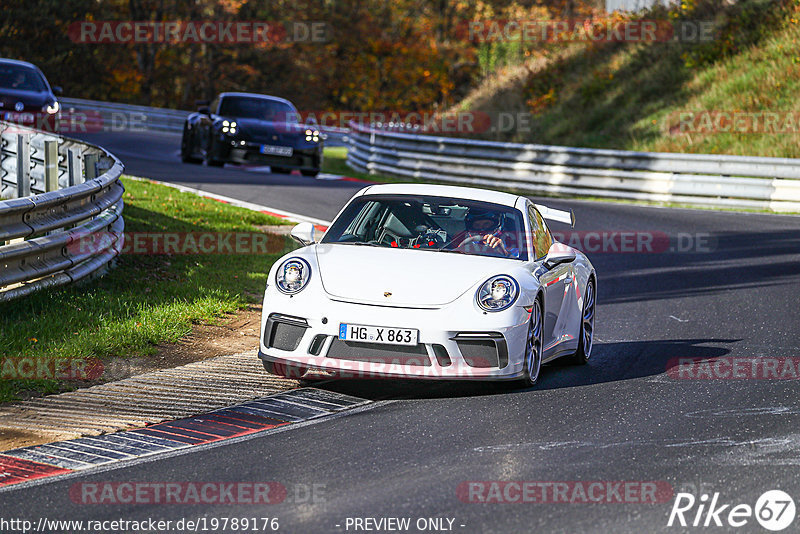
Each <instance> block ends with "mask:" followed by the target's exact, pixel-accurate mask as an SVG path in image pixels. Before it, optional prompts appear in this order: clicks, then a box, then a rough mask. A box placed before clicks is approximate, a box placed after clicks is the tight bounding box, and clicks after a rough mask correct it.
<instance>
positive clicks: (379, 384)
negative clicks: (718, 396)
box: [308, 339, 740, 400]
mask: <svg viewBox="0 0 800 534" xmlns="http://www.w3.org/2000/svg"><path fill="white" fill-rule="evenodd" d="M737 341H740V340H738V339H686V340H666V341H625V342H615V343H598V344H596V345H595V346H594V353H593V354H592V358H591V360H590V361H589V363H588V364H587V365H569V364H567V363H564V361H563V360H560V361H559V360H556V361H554V362H552V363H550V364H548V365H545V366H544V367H543V368H542V374H541V376H540V378H539V383H538V384H537V385H536V386H534V387H524V386H522V385H520V384H518V383H512V382H478V381H476V382H471V381H470V382H465V381H455V380H449V381H446V380H440V381H439V380H437V381H425V380H399V379H392V378H385V379H338V380H337V379H333V380H326V381H322V382H319V383H315V382H313V381H309V382H308V385H309V386H313V387H317V388H320V389H326V390H329V391H335V392H338V393H343V394H346V395H353V396H355V397H360V398H365V399H370V400H423V399H439V398H457V397H477V396H485V395H508V394H515V393H521V392H527V391H532V392H535V391H541V390H549V389H561V388H570V387H581V386H589V385H593V384H602V383H606V382H616V381H620V380H630V379H633V378H642V377H648V376H657V375H661V374H664V373H666V371H667V366H668V365H669V364H670V360H674V359H676V358H698V359H703V360H704V359H710V358H718V357H720V356H725V355H726V354H728V353H730V349H728V348H725V347H722V346H719V344H728V343H734V342H737Z"/></svg>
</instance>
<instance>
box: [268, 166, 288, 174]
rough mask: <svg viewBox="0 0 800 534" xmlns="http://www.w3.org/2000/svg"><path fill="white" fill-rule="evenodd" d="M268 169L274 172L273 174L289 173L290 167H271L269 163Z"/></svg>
mask: <svg viewBox="0 0 800 534" xmlns="http://www.w3.org/2000/svg"><path fill="white" fill-rule="evenodd" d="M269 170H271V171H272V172H274V173H275V174H291V173H292V170H291V169H284V168H283V167H273V166H271V165H270V167H269Z"/></svg>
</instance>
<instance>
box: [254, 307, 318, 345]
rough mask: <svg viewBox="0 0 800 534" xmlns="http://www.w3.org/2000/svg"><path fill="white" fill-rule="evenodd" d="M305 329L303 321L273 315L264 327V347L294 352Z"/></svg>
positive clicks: (305, 324)
mask: <svg viewBox="0 0 800 534" xmlns="http://www.w3.org/2000/svg"><path fill="white" fill-rule="evenodd" d="M307 328H308V323H307V322H306V320H305V319H302V318H300V317H291V316H288V315H281V314H277V313H273V314H271V315H270V316H269V317H268V318H267V324H266V325H265V327H264V345H265V346H266V347H267V348H275V349H279V350H295V349H296V348H297V347H298V346H299V345H300V340H301V339H302V338H303V334H304V333H305V331H306V329H307Z"/></svg>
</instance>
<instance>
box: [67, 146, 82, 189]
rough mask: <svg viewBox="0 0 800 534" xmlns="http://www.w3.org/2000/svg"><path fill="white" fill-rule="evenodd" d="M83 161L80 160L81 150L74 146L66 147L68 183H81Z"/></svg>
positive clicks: (71, 184)
mask: <svg viewBox="0 0 800 534" xmlns="http://www.w3.org/2000/svg"><path fill="white" fill-rule="evenodd" d="M82 163H83V162H82V161H81V151H80V150H78V149H75V148H68V149H67V169H68V170H69V185H70V187H72V186H73V185H78V184H82V183H83V164H82Z"/></svg>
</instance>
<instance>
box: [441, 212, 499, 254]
mask: <svg viewBox="0 0 800 534" xmlns="http://www.w3.org/2000/svg"><path fill="white" fill-rule="evenodd" d="M501 219H502V217H501V215H500V214H499V213H497V212H496V211H490V210H485V209H480V208H472V209H470V210H469V213H467V216H466V218H465V219H464V223H465V231H464V232H462V235H461V236H458V239H456V240H454V242H456V243H458V246H456V249H461V250H465V251H468V250H469V248H471V247H474V248H475V249H476V250H479V249H484V250H485V249H486V248H489V249H491V250H492V251H493V252H495V253H497V254H498V255H502V256H511V255H512V253H511V252H509V251H508V250H507V249H506V246H505V243H503V240H502V239H501V238H500V237H499V236H500V235H501V222H502V221H501Z"/></svg>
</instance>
